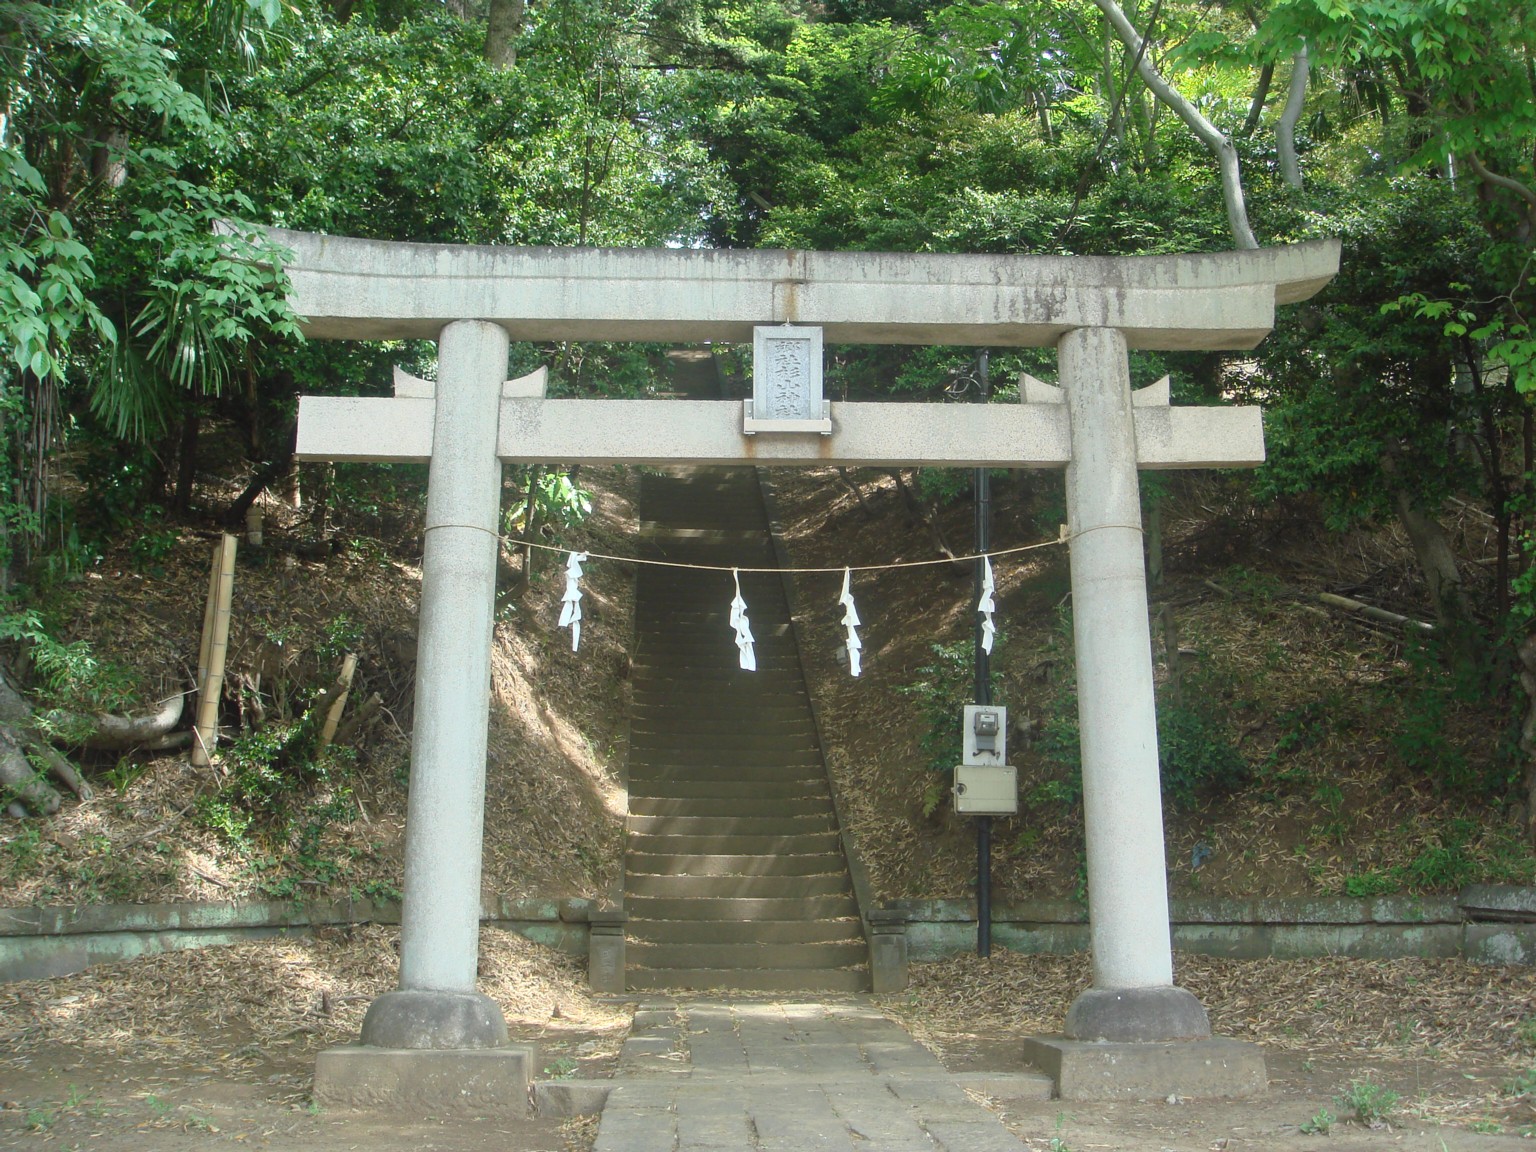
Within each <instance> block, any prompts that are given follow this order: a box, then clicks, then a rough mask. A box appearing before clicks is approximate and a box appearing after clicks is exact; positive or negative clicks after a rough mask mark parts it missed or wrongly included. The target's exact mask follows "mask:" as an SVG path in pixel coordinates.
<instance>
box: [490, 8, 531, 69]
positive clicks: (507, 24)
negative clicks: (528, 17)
mask: <svg viewBox="0 0 1536 1152" xmlns="http://www.w3.org/2000/svg"><path fill="white" fill-rule="evenodd" d="M526 10H527V0H491V7H490V11H489V12H487V13H486V18H485V61H486V63H487V64H490V65H491V66H492V67H493V68H512V67H515V66H516V64H517V38H518V36H519V35H520V34H521V33H522V31H523V15H524V13H525V11H526Z"/></svg>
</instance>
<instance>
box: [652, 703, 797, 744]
mask: <svg viewBox="0 0 1536 1152" xmlns="http://www.w3.org/2000/svg"><path fill="white" fill-rule="evenodd" d="M754 719H755V720H756V721H757V723H755V724H754V723H752V721H753V720H754ZM748 726H750V727H752V728H758V729H761V730H762V731H763V732H765V733H774V734H776V735H778V736H781V737H783V738H785V739H787V738H789V737H791V736H794V737H799V738H802V739H804V738H808V737H812V736H815V735H816V725H814V724H812V723H811V718H810V715H809V714H808V713H807V712H805V711H804V710H802V711H801V714H800V717H799V718H798V719H792V718H789V717H783V718H776V717H768V716H764V715H762V713H758V714H756V716H750V715H749V716H716V715H714V714H712V713H711V712H710V710H709V709H707V708H700V709H698V710H697V711H696V712H694V713H693V714H692V715H686V714H685V715H680V716H676V717H662V718H657V717H653V716H650V715H639V716H636V717H634V719H633V720H631V722H630V729H631V731H632V733H633V735H634V736H642V735H643V736H655V737H659V738H666V737H669V736H673V735H683V736H688V737H694V738H698V737H704V736H737V735H740V734H741V731H742V729H743V728H745V727H748ZM633 742H634V741H633V736H632V737H631V743H633Z"/></svg>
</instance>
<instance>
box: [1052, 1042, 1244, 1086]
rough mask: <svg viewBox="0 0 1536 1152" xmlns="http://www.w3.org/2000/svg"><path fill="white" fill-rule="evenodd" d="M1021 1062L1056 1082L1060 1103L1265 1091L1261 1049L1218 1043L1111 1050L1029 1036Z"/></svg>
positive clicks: (1099, 1045) (1100, 1044)
mask: <svg viewBox="0 0 1536 1152" xmlns="http://www.w3.org/2000/svg"><path fill="white" fill-rule="evenodd" d="M1024 1059H1025V1060H1026V1061H1028V1062H1029V1063H1030V1064H1033V1065H1034V1066H1035V1067H1036V1068H1039V1069H1040V1070H1041V1071H1042V1072H1044V1073H1045V1074H1046V1075H1047V1076H1049V1077H1051V1079H1052V1080H1054V1081H1055V1082H1056V1095H1057V1096H1058V1097H1059V1098H1061V1099H1062V1100H1153V1099H1159V1098H1165V1097H1168V1096H1180V1097H1189V1098H1192V1099H1236V1098H1241V1097H1247V1096H1262V1095H1263V1094H1264V1093H1265V1092H1266V1091H1268V1088H1269V1079H1268V1075H1267V1073H1266V1072H1265V1068H1264V1051H1263V1049H1261V1048H1259V1046H1258V1045H1256V1044H1247V1043H1244V1042H1243V1041H1241V1040H1228V1039H1224V1038H1220V1037H1218V1038H1214V1039H1209V1040H1180V1041H1171V1042H1169V1043H1164V1044H1114V1043H1105V1042H1094V1041H1086V1040H1067V1039H1064V1038H1062V1037H1060V1036H1031V1037H1029V1038H1028V1039H1026V1040H1025V1041H1024Z"/></svg>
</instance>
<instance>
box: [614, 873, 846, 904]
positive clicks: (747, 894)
mask: <svg viewBox="0 0 1536 1152" xmlns="http://www.w3.org/2000/svg"><path fill="white" fill-rule="evenodd" d="M851 891H852V889H851V887H850V885H849V882H848V875H847V873H845V872H833V873H828V874H826V875H821V876H652V875H645V874H641V873H630V874H629V875H628V876H626V877H625V878H624V899H625V900H626V901H628V900H631V899H633V898H634V897H637V896H654V897H656V898H658V899H694V898H698V899H702V900H805V899H810V898H814V897H821V896H845V895H848V894H849V893H850V892H851Z"/></svg>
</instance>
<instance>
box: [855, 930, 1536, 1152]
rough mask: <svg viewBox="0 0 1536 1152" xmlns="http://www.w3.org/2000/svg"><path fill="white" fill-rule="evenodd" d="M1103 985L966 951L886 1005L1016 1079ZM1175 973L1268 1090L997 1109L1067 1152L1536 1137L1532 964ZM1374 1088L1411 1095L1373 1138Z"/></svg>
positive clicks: (1053, 965)
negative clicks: (1367, 1114) (1365, 1117)
mask: <svg viewBox="0 0 1536 1152" xmlns="http://www.w3.org/2000/svg"><path fill="white" fill-rule="evenodd" d="M1090 975H1091V972H1090V963H1089V960H1088V958H1087V957H1086V956H1021V955H1018V954H1016V953H1010V952H1006V951H998V952H994V954H993V955H992V957H990V958H989V959H986V960H982V959H979V958H977V957H975V956H957V957H954V958H952V959H950V960H947V961H944V962H942V963H933V964H917V965H914V966H913V982H912V986H911V988H910V989H909V991H908V992H906V993H905V994H902V995H898V996H890V997H884V998H881V999H880V1003H881V1006H882V1007H883V1008H884V1010H885V1011H886V1012H888V1013H889V1014H891V1015H892V1016H894V1017H895V1018H896V1019H898V1020H900V1021H901V1022H902V1023H903V1024H904V1025H906V1027H907V1028H908V1029H909V1030H910V1031H911V1032H912V1033H913V1035H915V1036H916V1037H917V1038H918V1039H920V1040H921V1041H922V1042H923V1043H925V1044H926V1045H928V1046H929V1047H930V1048H932V1049H933V1050H934V1051H935V1052H937V1053H938V1055H939V1056H940V1059H942V1060H943V1061H944V1063H945V1066H946V1067H948V1068H949V1069H950V1070H951V1071H1011V1070H1012V1071H1017V1070H1022V1067H1023V1066H1022V1062H1021V1060H1020V1057H1019V1051H1020V1049H1019V1040H1020V1038H1021V1037H1023V1036H1027V1035H1031V1034H1040V1033H1050V1032H1056V1031H1059V1030H1060V1027H1061V1018H1062V1014H1063V1013H1064V1011H1065V1008H1066V1005H1067V1004H1069V1003H1070V1002H1071V1000H1072V998H1073V997H1074V996H1075V995H1076V994H1077V993H1078V992H1080V991H1081V990H1082V989H1084V988H1086V987H1087V986H1088V984H1089V982H1090ZM1175 979H1176V980H1177V981H1178V982H1179V983H1180V984H1182V985H1184V986H1185V987H1187V988H1189V989H1190V990H1191V991H1193V992H1194V993H1195V994H1196V995H1197V996H1199V997H1200V999H1201V1001H1202V1003H1204V1004H1205V1005H1206V1007H1207V1009H1208V1010H1209V1012H1210V1015H1211V1025H1212V1028H1213V1030H1214V1031H1215V1032H1216V1033H1217V1034H1218V1035H1222V1036H1231V1037H1235V1038H1237V1039H1241V1040H1248V1041H1251V1042H1253V1043H1257V1044H1259V1045H1261V1046H1262V1047H1263V1048H1264V1050H1265V1054H1266V1057H1267V1060H1268V1063H1269V1071H1270V1091H1269V1093H1268V1095H1267V1096H1265V1097H1264V1098H1261V1099H1258V1100H1247V1101H1206V1100H1170V1101H1154V1102H1139V1103H1119V1104H1082V1103H1077V1102H1069V1101H1051V1102H1048V1103H1045V1104H1037V1105H1036V1104H1031V1105H1024V1104H1012V1103H1010V1104H1002V1103H1000V1102H997V1101H992V1102H990V1103H991V1105H992V1106H993V1107H994V1108H995V1109H997V1110H999V1111H1000V1112H1001V1114H1002V1115H1003V1117H1004V1119H1005V1121H1006V1122H1007V1123H1008V1124H1009V1126H1010V1127H1011V1128H1013V1130H1014V1131H1015V1132H1016V1133H1018V1134H1019V1135H1020V1136H1021V1137H1024V1138H1026V1139H1028V1140H1030V1141H1031V1142H1032V1143H1033V1144H1034V1146H1036V1147H1040V1148H1050V1149H1052V1150H1053V1152H1060V1149H1063V1148H1071V1149H1079V1150H1081V1149H1085V1148H1110V1149H1119V1148H1126V1149H1131V1148H1136V1149H1144V1148H1165V1147H1166V1148H1176V1149H1180V1150H1183V1149H1212V1148H1219V1149H1228V1148H1230V1149H1238V1148H1254V1149H1259V1148H1295V1147H1318V1146H1321V1144H1322V1143H1323V1142H1326V1144H1327V1146H1329V1147H1335V1146H1342V1147H1346V1148H1352V1147H1360V1148H1365V1147H1383V1146H1388V1145H1390V1146H1392V1147H1411V1148H1433V1149H1476V1148H1484V1147H1494V1146H1502V1145H1503V1144H1507V1143H1508V1142H1509V1141H1510V1140H1511V1139H1512V1138H1517V1137H1525V1138H1529V1137H1531V1136H1533V1135H1536V1072H1533V1070H1536V1030H1533V1029H1532V1028H1531V1027H1530V1020H1531V1014H1530V1013H1531V1008H1532V1004H1533V1002H1536V973H1533V972H1532V971H1531V970H1530V969H1527V968H1487V967H1481V966H1476V965H1471V964H1466V963H1463V962H1461V961H1449V960H1417V959H1408V960H1390V961H1365V960H1351V959H1344V958H1328V959H1320V960H1257V961H1255V960H1227V959H1217V958H1213V957H1203V956H1179V957H1177V966H1176V972H1175ZM1360 1084H1366V1085H1375V1086H1377V1087H1379V1088H1382V1089H1386V1090H1388V1091H1390V1092H1394V1093H1396V1094H1397V1096H1398V1100H1397V1101H1396V1103H1395V1104H1393V1105H1392V1107H1391V1108H1390V1109H1388V1111H1387V1115H1386V1125H1385V1126H1383V1127H1379V1128H1370V1127H1369V1126H1367V1125H1366V1124H1364V1123H1363V1122H1362V1121H1361V1120H1359V1119H1358V1117H1357V1116H1356V1114H1355V1113H1354V1111H1353V1109H1352V1107H1351V1103H1350V1101H1351V1100H1352V1099H1357V1098H1359V1096H1360V1095H1361V1092H1362V1090H1361V1089H1359V1088H1357V1087H1356V1085H1360ZM1325 1113H1326V1114H1327V1115H1329V1116H1331V1117H1332V1118H1333V1126H1332V1132H1331V1135H1330V1134H1325V1133H1324V1132H1321V1131H1316V1130H1312V1131H1308V1130H1305V1128H1304V1126H1311V1127H1312V1128H1314V1129H1315V1128H1317V1127H1320V1126H1322V1125H1319V1123H1318V1122H1319V1120H1320V1119H1321V1118H1322V1117H1323V1115H1324V1114H1325ZM1053 1140H1055V1141H1059V1142H1060V1143H1059V1144H1053V1143H1052V1141H1053ZM1442 1142H1443V1143H1442Z"/></svg>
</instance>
